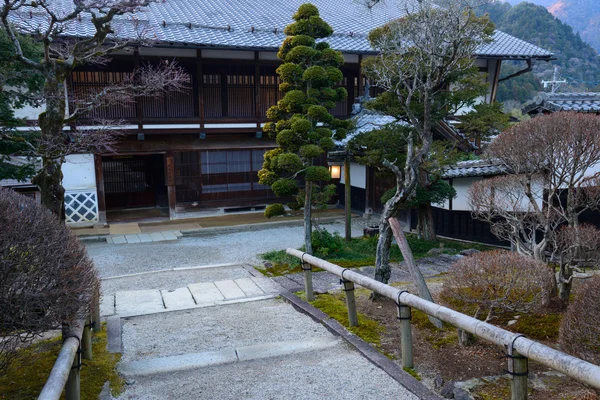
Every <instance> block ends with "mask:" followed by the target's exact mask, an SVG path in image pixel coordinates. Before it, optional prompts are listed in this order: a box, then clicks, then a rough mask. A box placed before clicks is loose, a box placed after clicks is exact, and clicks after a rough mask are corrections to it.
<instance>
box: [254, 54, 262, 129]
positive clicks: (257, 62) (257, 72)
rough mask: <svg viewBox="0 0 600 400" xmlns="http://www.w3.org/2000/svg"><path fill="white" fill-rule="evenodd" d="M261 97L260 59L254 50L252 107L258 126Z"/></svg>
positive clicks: (260, 116) (260, 118) (260, 117)
mask: <svg viewBox="0 0 600 400" xmlns="http://www.w3.org/2000/svg"><path fill="white" fill-rule="evenodd" d="M261 106H262V104H261V97H260V60H259V52H258V51H255V52H254V107H255V111H254V113H255V116H256V119H257V121H258V122H259V125H258V126H259V127H260V121H261V120H262V118H263V116H262V115H261V112H260V110H261V108H262V107H261Z"/></svg>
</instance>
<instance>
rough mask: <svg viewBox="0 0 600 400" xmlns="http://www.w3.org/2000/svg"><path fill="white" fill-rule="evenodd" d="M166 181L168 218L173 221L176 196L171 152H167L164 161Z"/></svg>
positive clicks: (173, 161)
mask: <svg viewBox="0 0 600 400" xmlns="http://www.w3.org/2000/svg"><path fill="white" fill-rule="evenodd" d="M165 164H166V170H167V171H166V172H167V173H166V177H167V179H166V181H167V198H168V200H169V218H170V219H174V218H175V214H176V212H177V209H176V204H177V197H176V196H177V194H176V193H175V160H174V158H173V152H172V151H169V152H167V155H166V159H165Z"/></svg>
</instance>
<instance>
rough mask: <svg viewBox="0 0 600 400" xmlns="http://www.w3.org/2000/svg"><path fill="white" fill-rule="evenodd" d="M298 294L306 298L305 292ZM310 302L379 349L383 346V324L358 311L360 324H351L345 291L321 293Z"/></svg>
mask: <svg viewBox="0 0 600 400" xmlns="http://www.w3.org/2000/svg"><path fill="white" fill-rule="evenodd" d="M296 295H298V296H299V297H301V298H302V299H304V300H306V295H305V294H304V292H299V293H296ZM310 304H312V305H313V306H315V307H316V308H318V309H319V310H321V311H323V312H324V313H325V314H327V315H329V316H330V317H331V318H333V319H335V320H336V321H337V322H339V323H340V324H342V325H343V326H344V327H346V328H347V329H348V330H349V331H350V332H352V333H354V334H355V335H356V336H358V337H360V338H361V339H362V340H364V341H365V342H368V343H371V344H372V345H374V346H375V347H376V348H378V349H379V348H381V334H382V333H383V332H384V331H385V328H384V327H383V325H381V324H379V323H378V322H377V321H375V320H374V319H372V318H369V317H368V316H366V315H364V314H361V313H358V326H349V325H350V323H349V321H348V309H347V308H346V301H345V297H344V294H343V293H334V294H329V293H326V294H319V295H316V296H315V300H314V301H312V302H310Z"/></svg>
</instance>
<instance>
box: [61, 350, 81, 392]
mask: <svg viewBox="0 0 600 400" xmlns="http://www.w3.org/2000/svg"><path fill="white" fill-rule="evenodd" d="M80 368H81V354H80V353H79V352H77V354H76V355H75V358H74V359H73V366H72V367H71V371H70V372H69V378H68V379H67V383H66V384H65V399H66V400H80V399H81V396H80V387H81V383H80V380H79V369H80Z"/></svg>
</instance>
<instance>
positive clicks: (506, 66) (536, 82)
mask: <svg viewBox="0 0 600 400" xmlns="http://www.w3.org/2000/svg"><path fill="white" fill-rule="evenodd" d="M535 1H537V2H543V1H547V2H550V0H535ZM565 1H567V0H565ZM594 1H596V0H594ZM597 1H600V0H597ZM480 13H481V14H483V13H487V14H488V15H489V16H490V19H491V20H492V21H493V22H494V23H495V24H496V28H497V29H499V30H501V31H504V32H506V33H508V34H510V35H513V36H516V37H518V38H520V39H523V40H525V41H527V42H529V43H533V44H535V45H537V46H539V47H542V48H544V49H546V50H550V51H552V52H553V53H554V54H555V56H556V58H557V60H556V61H552V62H550V63H546V62H539V63H538V64H536V65H535V67H534V69H533V72H529V73H527V74H524V75H521V76H519V77H517V78H512V79H509V80H507V81H504V82H501V83H500V87H499V90H498V100H499V101H502V102H505V103H506V102H507V101H509V100H515V101H517V102H518V103H520V104H523V103H525V102H527V101H529V100H532V99H533V97H534V96H535V95H536V93H537V92H538V91H541V90H542V85H541V81H542V80H551V79H552V75H553V70H554V66H558V67H560V74H561V77H562V78H563V79H566V80H567V81H568V85H565V86H563V87H561V91H596V90H598V89H600V86H599V85H600V58H599V57H598V53H597V51H596V50H594V49H593V48H592V47H591V46H590V45H589V44H587V43H586V42H584V41H583V40H582V39H581V37H580V36H579V34H577V33H575V32H574V31H573V28H571V26H569V25H567V24H564V23H562V22H561V20H560V19H558V18H555V17H554V16H553V15H552V14H551V13H550V12H549V11H548V10H547V9H546V8H545V7H543V6H539V5H535V4H532V3H529V2H521V3H519V4H517V5H515V6H511V5H510V4H509V3H505V2H500V1H499V2H495V3H492V4H489V5H487V6H485V7H483V8H482V9H481V10H480ZM525 67H526V64H525V63H524V62H508V61H505V62H503V63H502V70H501V76H508V75H510V74H513V73H515V72H516V71H519V70H522V69H523V68H525ZM513 107H515V108H518V107H519V104H513ZM513 107H509V108H513Z"/></svg>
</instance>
